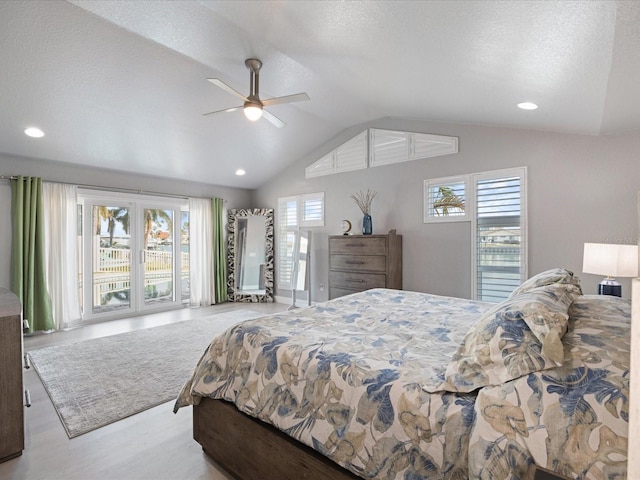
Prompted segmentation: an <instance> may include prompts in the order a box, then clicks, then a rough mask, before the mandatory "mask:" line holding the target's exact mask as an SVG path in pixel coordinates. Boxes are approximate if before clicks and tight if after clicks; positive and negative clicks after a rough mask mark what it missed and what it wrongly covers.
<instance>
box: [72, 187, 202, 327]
mask: <svg viewBox="0 0 640 480" xmlns="http://www.w3.org/2000/svg"><path fill="white" fill-rule="evenodd" d="M140 197H142V196H132V195H120V196H118V195H113V196H108V197H107V196H93V195H86V196H83V198H82V201H83V205H82V209H81V211H82V212H86V213H85V215H84V217H83V218H82V226H83V228H82V230H83V235H82V238H83V241H82V257H83V259H82V260H83V261H82V265H83V269H82V270H83V272H85V273H84V274H83V275H82V279H81V290H82V299H83V302H82V303H83V319H84V320H97V319H108V318H116V317H123V316H127V315H135V314H137V313H140V312H144V311H151V310H164V309H169V308H172V307H178V306H180V305H181V304H182V302H183V301H186V300H188V295H189V289H188V274H189V272H188V265H189V257H188V242H189V235H188V218H189V217H188V211H186V206H185V205H183V204H181V203H177V202H175V201H171V200H169V201H167V199H151V198H145V197H142V198H140Z"/></svg>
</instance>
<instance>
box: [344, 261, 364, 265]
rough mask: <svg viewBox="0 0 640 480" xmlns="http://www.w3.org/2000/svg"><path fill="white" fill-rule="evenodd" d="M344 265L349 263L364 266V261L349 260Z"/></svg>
mask: <svg viewBox="0 0 640 480" xmlns="http://www.w3.org/2000/svg"><path fill="white" fill-rule="evenodd" d="M344 263H348V264H349V265H364V262H363V261H362V260H347V261H345V262H344Z"/></svg>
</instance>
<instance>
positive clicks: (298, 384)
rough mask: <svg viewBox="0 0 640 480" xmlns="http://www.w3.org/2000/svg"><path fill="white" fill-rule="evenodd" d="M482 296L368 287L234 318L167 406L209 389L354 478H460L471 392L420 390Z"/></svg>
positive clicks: (479, 308)
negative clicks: (268, 312)
mask: <svg viewBox="0 0 640 480" xmlns="http://www.w3.org/2000/svg"><path fill="white" fill-rule="evenodd" d="M490 307H491V304H487V303H482V302H476V301H472V300H466V299H459V298H450V297H442V296H435V295H428V294H423V293H416V292H405V291H396V290H385V289H374V290H369V291H366V292H362V293H357V294H354V295H349V296H346V297H341V298H338V299H335V300H331V301H329V302H325V303H323V304H319V305H317V306H313V307H310V308H305V309H298V310H294V311H290V312H287V313H284V314H276V315H271V316H268V317H263V318H260V319H257V320H249V321H245V322H242V323H241V324H239V325H236V326H234V327H232V328H230V329H229V330H227V331H226V332H224V333H223V334H222V335H220V336H219V337H217V338H216V339H214V340H213V342H212V343H211V345H210V346H209V348H208V349H207V351H206V352H205V354H204V355H203V357H202V359H201V360H200V362H199V363H198V366H197V368H196V370H195V372H194V374H193V377H192V378H191V379H190V380H189V381H188V382H187V384H186V385H185V387H184V388H183V390H182V392H181V393H180V395H179V397H178V400H177V401H176V405H175V408H174V410H175V411H177V409H178V408H180V407H182V406H186V405H190V404H194V403H198V401H199V398H200V397H203V396H209V397H212V398H219V399H225V400H228V401H231V402H234V403H235V404H236V406H237V407H238V408H239V409H240V410H241V411H243V412H245V413H247V414H249V415H252V416H254V417H257V418H259V419H260V420H262V421H265V422H267V423H271V424H273V425H275V426H276V427H277V428H279V429H280V430H282V431H284V432H286V433H287V434H288V435H290V436H292V437H294V438H296V439H297V440H299V441H301V442H303V443H305V444H307V445H309V446H311V447H312V448H314V449H315V450H317V451H320V452H321V453H323V454H325V455H326V456H328V457H329V458H331V459H332V460H333V461H335V462H336V463H338V464H340V465H342V466H343V467H345V468H347V469H348V470H351V471H352V472H354V473H355V474H356V475H359V476H361V477H363V478H376V479H383V478H384V479H402V478H415V479H419V478H442V477H445V478H459V479H465V478H467V477H468V465H467V464H468V462H467V453H468V440H469V436H470V434H471V428H472V426H473V423H474V417H475V413H474V404H475V395H474V394H458V393H436V394H430V393H427V392H425V391H423V390H422V388H421V384H422V382H423V380H424V379H425V378H431V377H433V376H436V375H438V374H442V372H443V371H444V369H445V368H446V366H447V363H448V361H449V359H450V358H451V356H452V355H453V353H454V352H455V350H456V348H457V347H458V345H459V344H460V342H461V340H462V338H463V337H464V335H465V333H466V332H467V330H468V329H469V327H470V326H471V325H472V324H473V323H474V322H475V321H476V320H477V319H478V318H479V316H480V314H482V313H483V312H484V311H486V310H487V309H489V308H490Z"/></svg>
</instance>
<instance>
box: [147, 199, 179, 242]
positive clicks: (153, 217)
mask: <svg viewBox="0 0 640 480" xmlns="http://www.w3.org/2000/svg"><path fill="white" fill-rule="evenodd" d="M161 222H163V223H166V224H167V229H168V230H169V236H170V237H171V238H173V221H172V219H171V215H169V214H168V213H167V211H166V210H156V209H151V208H147V209H145V211H144V248H145V249H146V248H147V243H149V238H150V237H151V232H152V229H153V225H154V224H158V223H161Z"/></svg>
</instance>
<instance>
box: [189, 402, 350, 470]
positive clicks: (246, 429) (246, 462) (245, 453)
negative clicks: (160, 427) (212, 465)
mask: <svg viewBox="0 0 640 480" xmlns="http://www.w3.org/2000/svg"><path fill="white" fill-rule="evenodd" d="M193 438H194V439H195V440H196V441H197V442H198V443H199V444H200V445H202V449H203V450H204V452H205V453H206V454H207V455H208V456H209V457H211V458H212V459H213V460H214V461H215V462H216V463H218V464H219V465H220V466H221V467H223V468H224V469H225V470H226V471H227V472H229V473H230V474H231V475H233V476H234V477H235V478H238V479H240V480H254V479H255V480H300V479H305V480H356V479H359V478H360V477H357V476H356V475H354V474H353V473H351V472H349V471H348V470H346V469H344V468H342V467H341V466H339V465H338V464H336V463H333V462H332V461H331V460H329V459H328V458H327V457H325V456H324V455H321V454H320V453H318V452H316V451H315V450H313V449H311V448H309V447H307V446H306V445H304V444H302V443H299V442H297V441H295V440H294V439H292V438H291V437H289V436H288V435H286V434H284V433H282V432H281V431H280V430H278V429H276V428H275V427H273V426H271V425H268V424H266V423H264V422H261V421H260V420H257V419H255V418H253V417H250V416H248V415H245V414H244V413H242V412H240V411H239V410H238V409H237V408H236V407H235V405H233V404H232V403H229V402H225V401H223V400H214V399H211V398H207V397H204V398H202V399H201V400H200V403H199V404H198V405H194V407H193Z"/></svg>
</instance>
